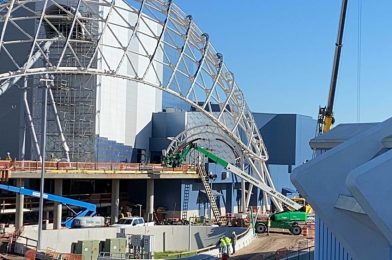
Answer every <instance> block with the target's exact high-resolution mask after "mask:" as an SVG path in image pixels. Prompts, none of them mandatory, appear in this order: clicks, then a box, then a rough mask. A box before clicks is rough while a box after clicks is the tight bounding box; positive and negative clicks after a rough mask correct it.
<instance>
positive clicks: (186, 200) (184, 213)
mask: <svg viewBox="0 0 392 260" xmlns="http://www.w3.org/2000/svg"><path fill="white" fill-rule="evenodd" d="M190 188H191V184H190V183H186V184H185V187H184V201H183V202H182V219H188V204H189V190H190Z"/></svg>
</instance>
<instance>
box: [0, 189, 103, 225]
mask: <svg viewBox="0 0 392 260" xmlns="http://www.w3.org/2000/svg"><path fill="white" fill-rule="evenodd" d="M0 189H1V190H6V191H10V192H14V193H17V194H22V195H26V196H31V197H36V198H39V197H40V192H39V191H34V190H30V189H26V188H20V187H16V186H11V185H4V184H0ZM43 198H44V199H46V200H50V201H54V202H57V203H60V204H62V205H65V206H77V207H80V208H83V210H81V211H80V212H78V213H76V215H75V216H73V217H70V218H68V219H67V220H66V221H64V222H63V225H64V226H65V227H67V228H72V227H73V224H74V220H75V218H77V217H89V216H94V215H95V213H96V211H97V206H96V205H95V204H91V203H87V202H83V201H79V200H74V199H69V198H65V197H61V196H58V195H53V194H49V193H44V194H43Z"/></svg>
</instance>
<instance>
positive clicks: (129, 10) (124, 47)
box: [0, 0, 281, 209]
mask: <svg viewBox="0 0 392 260" xmlns="http://www.w3.org/2000/svg"><path fill="white" fill-rule="evenodd" d="M0 19H1V21H0V22H1V34H0V58H1V59H2V62H3V61H4V62H6V63H7V64H9V66H8V67H7V68H5V69H4V68H3V69H2V68H0V95H2V94H3V93H5V92H6V91H7V90H8V89H9V88H11V87H13V86H15V84H16V83H18V81H19V80H20V79H23V78H32V77H36V78H37V77H43V76H44V75H46V77H48V76H51V77H52V78H54V80H56V77H59V76H60V75H73V76H75V75H76V76H78V75H81V76H83V77H89V76H97V77H111V78H120V79H124V80H128V81H133V82H138V83H141V84H144V85H145V86H146V87H154V88H158V89H160V90H162V91H165V92H167V93H170V94H172V95H174V96H176V97H178V98H179V99H181V100H183V101H185V102H187V103H189V104H190V105H191V106H193V107H194V108H196V109H197V110H198V111H201V112H203V113H204V114H205V116H207V117H208V118H209V119H210V120H211V121H212V122H213V123H215V124H216V126H217V127H219V128H220V130H221V132H222V133H224V134H225V135H226V136H227V138H229V139H230V142H232V143H235V144H236V146H237V148H236V149H239V150H240V151H242V154H243V163H246V164H248V165H249V166H250V167H251V168H252V172H253V174H254V175H257V176H259V177H260V179H261V180H263V181H264V182H265V183H267V184H269V185H270V186H273V183H272V180H271V177H270V174H269V173H268V169H267V167H266V164H265V162H266V160H267V159H268V155H267V151H266V148H265V146H264V143H263V140H262V138H261V136H260V134H259V131H258V128H257V126H256V123H255V121H254V118H253V116H252V114H251V111H250V110H249V108H248V106H247V104H246V102H245V99H244V95H243V93H242V91H241V90H240V88H239V87H238V85H237V83H236V82H235V79H234V75H233V73H231V72H230V71H229V69H228V68H227V67H226V65H225V63H224V62H223V56H222V55H221V54H219V53H217V51H216V50H215V49H214V47H213V46H212V44H211V43H210V41H209V37H208V35H207V34H205V33H203V32H202V31H201V30H200V29H199V28H198V27H197V25H196V24H195V23H194V21H193V20H192V17H191V16H187V15H186V14H184V13H183V11H182V10H181V9H180V8H179V7H177V6H176V5H175V4H173V3H172V1H170V0H169V1H168V0H128V1H122V0H111V1H110V0H9V1H2V2H1V4H0ZM11 34H12V36H10V35H11ZM124 35H126V36H124ZM146 43H148V44H146ZM26 46H27V47H28V52H27V55H24V56H23V57H20V55H19V50H20V49H21V48H26ZM135 46H137V48H136V47H135ZM113 56H114V57H116V58H115V59H113ZM136 61H137V62H136ZM136 63H137V64H136ZM125 67H126V68H127V69H124V68H125ZM19 85H20V83H19ZM113 87H114V88H115V87H116V86H113ZM26 103H27V102H26ZM53 103H56V102H53ZM216 104H218V105H219V112H214V113H213V112H210V111H213V110H214V109H213V108H212V105H216ZM55 106H56V104H54V110H55ZM215 111H216V109H215ZM57 119H59V117H58V116H57ZM57 121H61V120H57ZM29 123H30V126H31V127H34V122H33V120H29ZM61 123H62V122H59V124H58V130H59V132H60V134H61V132H62V128H61ZM33 134H34V133H33ZM61 140H62V141H61V142H62V146H63V147H64V150H65V152H67V151H66V150H67V148H68V147H67V144H66V140H64V138H61ZM36 146H37V147H38V143H37V142H36ZM250 189H252V187H250ZM249 194H250V193H249ZM264 197H266V196H264ZM274 204H275V205H277V207H278V209H281V206H280V204H279V203H277V202H276V201H274Z"/></svg>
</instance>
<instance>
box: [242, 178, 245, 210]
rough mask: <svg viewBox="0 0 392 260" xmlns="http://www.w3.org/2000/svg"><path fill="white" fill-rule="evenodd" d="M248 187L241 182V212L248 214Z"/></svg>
mask: <svg viewBox="0 0 392 260" xmlns="http://www.w3.org/2000/svg"><path fill="white" fill-rule="evenodd" d="M245 204H246V186H245V181H244V180H241V211H242V212H246V205H245Z"/></svg>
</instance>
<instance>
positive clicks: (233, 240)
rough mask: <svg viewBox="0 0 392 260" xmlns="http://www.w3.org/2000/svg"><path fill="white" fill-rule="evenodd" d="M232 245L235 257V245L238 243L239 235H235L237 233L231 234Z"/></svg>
mask: <svg viewBox="0 0 392 260" xmlns="http://www.w3.org/2000/svg"><path fill="white" fill-rule="evenodd" d="M231 243H232V247H233V255H234V254H235V244H236V243H237V234H236V233H235V231H233V233H231Z"/></svg>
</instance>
